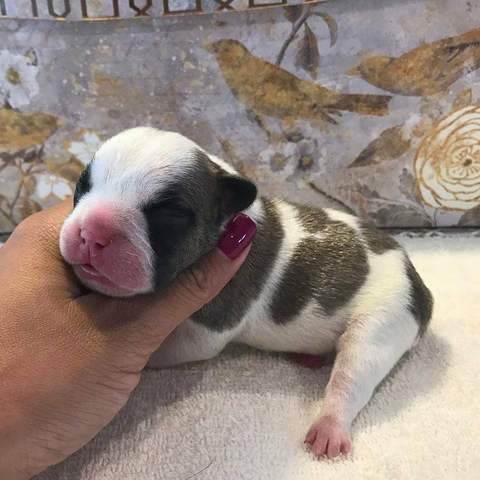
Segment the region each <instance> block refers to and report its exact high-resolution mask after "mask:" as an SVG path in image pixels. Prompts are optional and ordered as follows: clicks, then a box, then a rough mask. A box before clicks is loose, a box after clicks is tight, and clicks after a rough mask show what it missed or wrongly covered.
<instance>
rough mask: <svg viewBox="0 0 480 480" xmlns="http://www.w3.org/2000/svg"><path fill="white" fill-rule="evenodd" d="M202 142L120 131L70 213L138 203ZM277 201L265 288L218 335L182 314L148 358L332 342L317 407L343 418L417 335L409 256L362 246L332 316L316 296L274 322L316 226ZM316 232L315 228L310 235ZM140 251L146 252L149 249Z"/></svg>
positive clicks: (182, 358) (184, 167) (139, 230)
mask: <svg viewBox="0 0 480 480" xmlns="http://www.w3.org/2000/svg"><path fill="white" fill-rule="evenodd" d="M198 148H199V147H198V146H197V145H195V144H194V143H193V142H191V141H190V140H188V139H186V138H185V137H183V136H181V135H179V134H177V133H172V132H161V131H158V130H155V129H151V128H137V129H132V130H128V131H126V132H123V133H122V134H120V135H118V136H116V137H114V138H113V139H111V140H109V141H107V142H106V143H105V144H104V145H103V146H102V147H101V148H100V150H99V151H98V152H97V155H96V161H95V162H94V163H93V168H92V180H93V188H92V191H91V193H89V194H87V195H85V197H84V198H83V199H82V200H81V201H80V203H79V205H78V207H77V209H76V214H77V215H82V212H83V211H84V210H85V209H88V205H89V204H90V202H94V201H98V199H99V198H108V199H109V200H111V199H112V198H115V199H116V200H115V201H118V202H124V203H125V204H127V205H129V206H130V207H131V209H132V210H134V209H135V207H138V206H141V205H142V204H144V203H145V202H147V201H148V200H149V199H151V197H152V196H153V195H154V194H155V193H156V192H158V190H159V189H160V188H162V187H163V186H164V185H165V184H166V183H167V182H169V181H170V180H171V179H172V178H173V179H181V178H182V176H186V175H189V168H190V166H191V165H192V162H191V160H192V158H193V157H192V151H193V150H194V149H198ZM210 158H211V159H212V161H214V162H215V163H216V164H217V165H219V166H220V167H221V168H223V169H224V170H225V171H227V172H229V173H235V170H234V169H233V167H231V166H229V165H228V164H226V163H225V162H224V161H223V160H221V159H219V158H217V157H212V156H210ZM132 167H133V171H134V172H135V175H132ZM155 172H158V175H156V174H155ZM275 206H276V209H277V212H278V215H279V218H280V222H281V225H282V228H283V231H284V236H283V239H282V243H281V245H280V250H279V254H278V256H277V258H276V260H275V264H274V265H273V268H272V269H271V272H270V273H269V275H268V278H267V279H266V281H265V284H264V286H263V289H262V291H260V292H258V293H259V295H258V298H257V299H256V300H254V301H253V302H252V304H251V305H250V306H249V308H248V310H247V312H246V313H245V315H244V317H243V318H242V320H241V322H240V323H239V324H238V325H237V326H236V327H234V328H233V329H231V330H226V331H224V332H222V333H218V332H214V331H212V330H210V329H208V328H206V327H204V326H203V325H199V324H197V323H194V322H193V321H191V320H187V321H186V322H184V323H183V324H182V325H181V326H180V327H178V328H177V329H176V330H175V332H174V333H173V334H172V335H171V336H170V337H169V338H168V339H167V340H166V342H165V343H164V344H163V345H162V347H161V349H160V350H159V351H158V352H156V353H155V354H154V355H153V356H152V358H151V361H150V366H171V365H175V364H179V363H184V362H190V361H195V360H204V359H208V358H211V357H213V356H215V355H217V354H218V353H220V352H221V350H222V349H223V348H224V347H225V345H226V344H227V343H229V342H232V341H235V342H241V343H246V344H248V345H251V346H254V347H258V348H261V349H265V350H277V351H293V352H304V353H311V354H320V353H324V352H329V351H331V350H332V349H334V348H336V350H337V352H338V353H337V358H336V361H335V366H334V369H333V372H332V376H331V379H330V382H329V384H328V386H327V391H326V398H325V402H324V406H323V411H322V414H323V415H324V416H325V415H334V416H336V418H338V419H340V421H341V422H343V423H344V424H345V425H347V426H348V425H350V423H351V422H352V420H353V419H354V418H355V416H356V415H357V414H358V412H359V411H360V409H361V408H363V406H364V405H365V404H366V403H367V402H368V400H369V399H370V397H371V395H372V393H373V391H374V389H375V387H376V386H377V385H378V384H379V383H380V382H381V380H382V379H383V378H384V377H385V376H386V374H387V373H388V372H389V371H390V370H391V368H392V367H393V366H394V365H395V364H396V362H397V361H398V360H399V358H400V357H401V356H402V355H403V354H404V353H405V352H406V351H407V350H408V349H409V348H411V346H412V345H413V344H414V342H415V339H416V337H417V334H418V330H419V327H418V325H417V323H416V321H415V320H414V318H413V317H412V314H411V313H410V312H409V310H408V308H407V307H408V301H409V287H410V286H409V282H408V278H407V275H406V272H405V267H404V255H405V254H404V252H403V251H402V250H391V251H387V252H385V253H383V254H381V255H376V254H374V253H371V252H370V253H368V262H369V267H370V269H369V273H368V277H367V280H366V281H365V283H364V284H363V286H362V287H361V288H360V290H359V291H358V292H357V293H356V294H355V295H354V296H353V298H352V299H351V300H350V301H349V302H348V303H347V304H346V305H345V306H344V307H343V308H341V309H340V310H338V311H337V312H336V313H335V314H334V315H326V314H325V312H323V311H322V310H321V308H320V307H319V306H318V305H317V303H316V302H313V301H312V302H311V303H309V304H307V305H306V306H305V308H304V309H303V311H302V312H300V313H299V314H298V315H297V318H295V319H292V320H290V321H289V322H288V323H286V324H285V325H278V324H277V323H275V322H274V321H273V319H272V318H270V305H271V302H272V298H273V297H274V295H275V292H276V289H277V287H278V285H279V283H280V281H281V279H282V277H283V276H284V275H285V271H286V268H287V266H288V264H289V263H290V261H291V259H292V255H293V253H294V251H295V249H296V247H297V246H298V245H299V243H300V242H301V241H302V240H303V239H305V238H306V237H309V236H312V234H310V233H308V232H307V231H305V229H304V228H303V227H302V224H301V222H300V221H299V218H298V211H297V209H296V207H294V206H292V205H290V204H288V203H286V202H283V201H280V200H275ZM326 212H327V214H328V216H329V217H330V218H331V219H332V220H336V221H339V222H343V223H345V224H346V225H348V226H350V227H351V228H353V229H354V230H356V231H357V232H358V231H359V222H358V219H357V218H355V217H354V216H352V215H349V214H346V213H343V212H339V211H336V210H332V209H326ZM246 213H247V214H249V215H250V216H251V217H252V218H253V219H254V220H256V221H257V222H258V221H260V220H261V219H262V218H264V215H266V212H265V211H264V210H263V207H262V204H261V202H259V201H258V200H257V201H255V202H254V203H253V205H252V206H251V207H250V208H249V209H247V211H246ZM131 221H132V225H133V226H134V228H133V232H134V233H133V234H134V235H136V236H137V237H138V238H137V241H140V243H142V244H143V243H148V242H146V238H147V237H146V234H145V225H144V224H143V223H142V220H141V218H140V215H139V216H135V215H133V216H132V219H131ZM359 234H360V232H359ZM321 235H322V233H321V232H320V233H318V234H315V235H314V236H317V237H318V236H321ZM145 249H146V250H145V252H146V254H147V255H149V253H148V247H147V246H145ZM319 268H321V266H319Z"/></svg>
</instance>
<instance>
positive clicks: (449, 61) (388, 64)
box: [347, 28, 480, 96]
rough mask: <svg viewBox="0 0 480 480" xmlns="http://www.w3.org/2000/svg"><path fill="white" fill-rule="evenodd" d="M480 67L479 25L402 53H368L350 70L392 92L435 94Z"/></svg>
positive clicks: (420, 94)
mask: <svg viewBox="0 0 480 480" xmlns="http://www.w3.org/2000/svg"><path fill="white" fill-rule="evenodd" d="M478 68H480V28H477V29H475V30H472V31H470V32H467V33H464V34H462V35H458V36H456V37H448V38H443V39H441V40H438V41H436V42H432V43H425V44H423V45H421V46H419V47H417V48H414V49H413V50H410V51H408V52H406V53H404V54H403V55H401V56H400V57H388V56H384V55H377V56H369V57H365V58H364V59H363V60H362V61H361V63H360V64H359V65H358V66H356V67H355V68H353V69H351V70H350V71H348V72H347V73H348V74H350V75H357V76H359V77H361V78H363V79H364V80H366V81H367V82H368V83H371V84H372V85H375V86H376V87H379V88H381V89H383V90H386V91H388V92H391V93H397V94H400V95H408V96H423V95H434V94H436V93H440V92H443V91H445V90H446V89H448V87H449V86H450V85H452V84H453V83H454V82H456V81H457V80H458V79H459V78H461V77H463V76H464V75H466V74H467V73H470V72H473V71H474V70H476V69H478Z"/></svg>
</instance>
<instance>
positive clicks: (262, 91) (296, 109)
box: [206, 39, 392, 123]
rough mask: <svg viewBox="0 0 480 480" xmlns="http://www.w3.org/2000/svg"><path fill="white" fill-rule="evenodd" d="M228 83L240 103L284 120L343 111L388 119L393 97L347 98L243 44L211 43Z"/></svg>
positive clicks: (324, 116)
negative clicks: (385, 116) (386, 116)
mask: <svg viewBox="0 0 480 480" xmlns="http://www.w3.org/2000/svg"><path fill="white" fill-rule="evenodd" d="M206 49H207V50H208V51H210V52H212V53H214V54H215V56H216V59H217V62H218V64H219V66H220V69H221V71H222V73H223V76H224V78H225V81H226V82H227V84H228V86H229V88H230V89H231V91H232V93H233V95H234V96H235V97H236V99H237V100H238V101H239V102H240V103H242V104H243V105H244V106H245V107H247V109H249V110H250V111H252V112H253V113H254V114H255V115H257V116H262V115H266V116H270V117H277V118H280V119H282V120H287V121H288V120H296V119H300V118H304V119H307V120H314V119H319V118H321V119H323V120H327V121H329V122H331V123H337V122H336V120H335V119H334V118H333V116H332V115H335V114H339V113H340V112H341V111H342V110H343V111H349V112H355V113H359V114H362V115H379V116H382V115H386V114H387V113H388V103H389V101H390V100H391V98H392V97H391V96H388V95H368V94H344V93H339V92H336V91H334V90H330V89H328V88H325V87H322V86H321V85H318V84H316V83H313V82H309V81H306V80H302V79H301V78H298V77H296V76H295V75H293V74H291V73H289V72H287V71H286V70H284V69H283V68H280V67H279V66H277V65H274V64H272V63H269V62H267V61H265V60H262V59H261V58H258V57H255V56H254V55H252V54H251V53H250V52H249V51H248V49H247V48H246V47H245V46H244V45H243V44H242V43H240V42H239V41H237V40H231V39H225V40H219V41H216V42H213V43H210V44H209V45H207V46H206Z"/></svg>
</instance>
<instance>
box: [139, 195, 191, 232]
mask: <svg viewBox="0 0 480 480" xmlns="http://www.w3.org/2000/svg"><path fill="white" fill-rule="evenodd" d="M144 213H145V216H146V217H147V221H148V222H149V223H153V224H155V225H156V226H157V227H159V226H163V227H164V228H185V227H188V226H189V225H191V224H192V223H193V222H194V221H195V215H194V213H193V211H192V210H191V209H190V208H188V207H186V206H185V205H182V204H180V203H178V202H176V201H173V200H164V201H161V202H155V203H153V204H150V205H148V206H147V207H146V208H145V209H144Z"/></svg>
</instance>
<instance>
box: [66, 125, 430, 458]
mask: <svg viewBox="0 0 480 480" xmlns="http://www.w3.org/2000/svg"><path fill="white" fill-rule="evenodd" d="M256 194H257V190H256V188H255V186H254V184H253V183H251V182H250V181H248V180H247V179H245V178H242V177H241V176H240V175H239V174H238V173H237V172H236V171H235V170H234V169H233V168H232V167H231V166H229V165H227V164H226V163H225V162H223V161H222V160H220V159H219V158H217V157H214V156H212V155H209V154H207V153H206V152H205V151H203V150H202V149H201V148H200V147H199V146H197V145H196V144H195V143H193V142H191V141H190V140H188V139H187V138H185V137H183V136H182V135H179V134H177V133H172V132H164V131H159V130H156V129H153V128H134V129H131V130H127V131H124V132H122V133H120V134H119V135H117V136H115V137H113V138H112V139H110V140H108V141H107V142H106V143H104V144H103V145H102V146H101V147H100V149H99V150H98V151H97V153H96V154H95V156H94V159H93V160H92V162H91V163H90V164H89V165H88V167H87V168H86V170H85V171H84V172H83V174H82V175H81V177H80V179H79V181H78V184H77V188H76V191H75V197H74V205H75V207H74V210H73V212H72V213H71V215H70V216H69V217H68V218H67V220H66V221H65V224H64V226H63V229H62V231H61V235H60V249H61V252H62V255H63V256H64V258H65V260H66V261H67V262H68V263H69V264H71V265H72V266H73V269H74V271H75V273H76V275H77V276H78V278H79V279H80V281H81V282H83V283H84V284H85V285H86V286H87V287H89V288H91V289H93V290H97V291H99V292H102V293H104V294H106V295H110V296H131V295H136V294H139V293H144V292H149V291H151V290H154V289H159V288H162V287H164V286H165V285H167V284H168V283H169V282H171V281H172V280H173V279H174V278H175V277H176V276H177V275H178V274H179V272H181V271H182V270H184V269H185V268H187V267H188V266H190V265H191V264H192V263H194V262H195V261H196V260H197V259H198V258H199V257H201V256H202V255H203V254H205V253H207V252H208V251H210V250H211V249H213V248H214V247H215V246H216V244H217V241H218V239H219V237H220V235H221V233H222V231H223V228H224V226H225V224H226V223H227V221H228V220H229V219H230V218H231V217H232V215H234V214H236V213H237V212H240V211H244V212H245V213H246V214H248V215H249V216H250V217H251V218H253V220H254V221H255V222H256V224H257V235H256V237H255V239H254V241H253V245H252V249H251V251H250V254H249V256H248V258H247V260H246V261H245V263H244V264H243V266H242V267H241V269H240V270H239V272H238V273H237V275H236V276H235V277H234V278H233V279H232V280H231V281H230V283H229V284H228V285H227V286H226V287H225V288H224V290H223V291H222V292H221V293H220V295H218V297H216V298H215V299H214V300H213V301H212V302H211V303H210V304H208V305H206V306H205V307H204V308H202V309H201V310H200V311H198V312H197V313H195V314H194V315H193V316H192V317H191V318H190V319H188V320H187V321H185V322H184V323H182V325H180V326H179V327H178V328H177V329H176V330H175V331H174V332H173V333H172V335H171V336H169V337H168V338H167V339H166V341H165V342H164V344H163V345H162V347H161V348H160V349H159V350H158V351H157V352H156V353H155V354H154V355H153V356H152V358H151V361H150V363H149V365H150V366H155V367H168V366H172V365H177V364H180V363H184V362H191V361H197V360H204V359H208V358H212V357H214V356H215V355H218V354H219V353H220V352H221V351H222V349H223V348H224V347H225V345H227V343H229V342H232V341H235V342H240V343H245V344H248V345H251V346H253V347H257V348H261V349H264V350H270V351H282V352H296V353H305V354H310V355H320V354H325V353H329V352H332V351H335V352H336V358H335V362H334V366H333V370H332V373H331V377H330V381H329V383H328V385H327V388H326V393H325V399H324V402H323V406H322V411H321V413H320V415H319V417H318V419H317V420H316V421H315V423H314V424H313V426H312V427H311V429H310V431H309V432H308V433H307V436H306V439H305V441H306V443H308V444H309V445H310V446H311V450H312V452H313V453H314V454H315V455H317V456H323V455H326V456H328V457H335V456H337V455H339V454H342V453H343V454H346V453H348V452H349V451H350V449H351V441H350V427H351V424H352V421H353V420H354V418H355V417H356V415H357V414H358V412H359V411H360V410H361V409H362V408H363V407H364V406H365V404H366V403H367V402H368V401H369V400H370V398H371V396H372V394H373V392H374V390H375V388H376V387H377V385H378V384H379V383H380V382H381V381H382V380H383V379H384V378H385V376H386V375H387V374H388V373H389V371H390V370H391V369H392V368H393V366H394V365H395V364H396V363H397V362H398V360H399V359H400V358H401V357H402V356H403V354H404V353H405V352H407V351H408V350H409V349H410V348H412V346H414V344H415V343H416V341H417V339H418V338H419V336H420V335H421V334H422V333H423V332H424V331H425V329H426V327H427V325H428V322H429V320H430V316H431V313H432V296H431V294H430V292H429V290H428V289H427V287H426V286H425V285H424V284H423V282H422V280H421V279H420V277H419V275H418V274H417V272H416V270H415V268H414V267H413V265H412V263H411V262H410V260H409V259H408V257H407V255H406V253H405V252H404V251H403V250H402V248H401V247H400V246H399V245H398V243H397V242H396V241H395V240H393V239H392V238H390V237H389V236H387V235H386V234H384V233H382V232H381V231H379V230H376V229H375V228H374V227H372V226H370V225H367V224H365V223H364V222H362V221H361V220H360V219H358V218H356V217H354V216H351V215H348V214H346V213H343V212H339V211H335V210H330V209H316V208H311V207H305V206H297V205H293V204H291V203H287V202H285V201H282V200H278V199H273V200H269V199H266V198H256Z"/></svg>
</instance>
